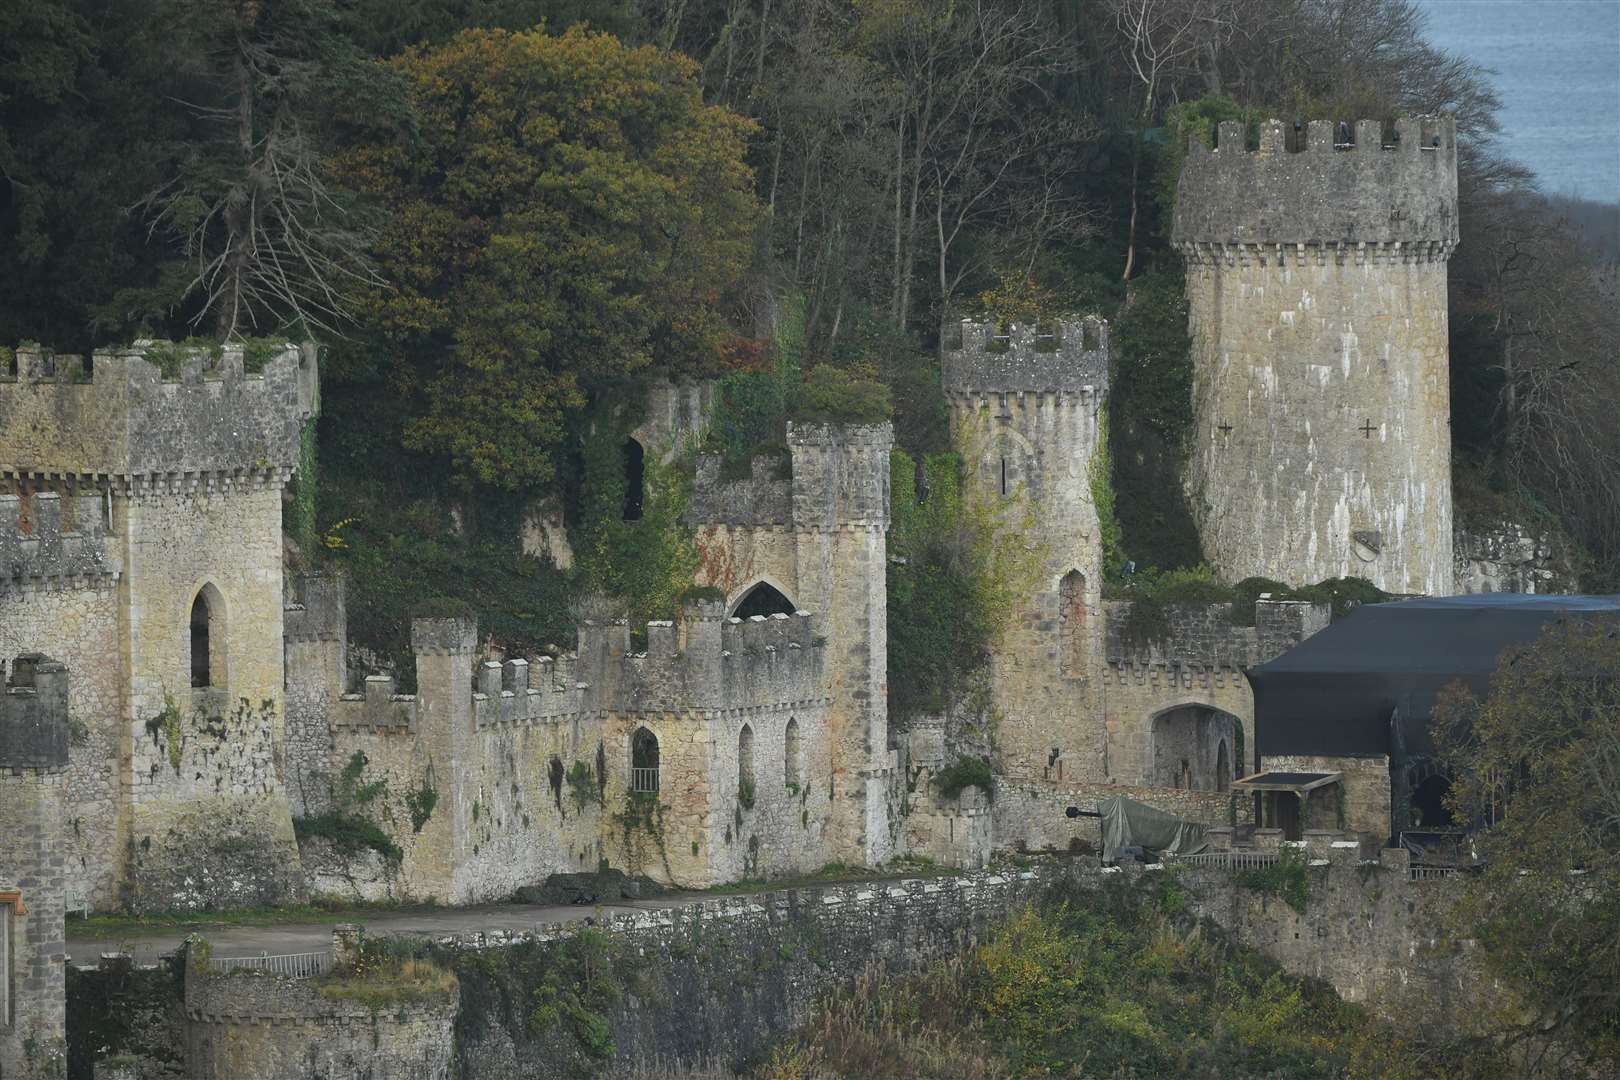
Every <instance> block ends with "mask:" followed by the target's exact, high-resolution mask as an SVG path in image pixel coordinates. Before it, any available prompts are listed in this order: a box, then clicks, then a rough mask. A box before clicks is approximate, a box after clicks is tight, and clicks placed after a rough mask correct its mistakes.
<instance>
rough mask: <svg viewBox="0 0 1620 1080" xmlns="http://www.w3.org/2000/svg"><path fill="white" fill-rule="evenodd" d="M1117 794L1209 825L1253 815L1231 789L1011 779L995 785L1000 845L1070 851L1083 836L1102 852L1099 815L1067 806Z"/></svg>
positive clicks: (1091, 804) (1083, 845) (1085, 806)
mask: <svg viewBox="0 0 1620 1080" xmlns="http://www.w3.org/2000/svg"><path fill="white" fill-rule="evenodd" d="M1115 795H1123V796H1124V797H1125V798H1127V799H1135V800H1136V801H1137V802H1140V803H1146V804H1147V805H1149V806H1152V807H1155V808H1157V809H1159V810H1163V811H1165V812H1166V813H1169V814H1175V815H1176V816H1177V817H1181V818H1186V819H1187V820H1188V821H1196V822H1200V823H1202V824H1204V825H1229V824H1233V823H1236V824H1239V825H1246V824H1248V823H1249V821H1250V819H1251V817H1252V805H1251V804H1252V800H1251V799H1249V798H1247V797H1234V795H1233V793H1232V792H1230V791H1195V790H1192V789H1190V788H1179V789H1178V788H1162V787H1133V786H1128V785H1124V784H1090V783H1067V782H1058V781H1044V780H1008V781H1005V782H1003V783H1000V784H998V785H997V786H996V797H995V802H994V803H993V809H994V814H995V835H996V844H997V846H998V847H1001V848H1013V849H1019V850H1024V851H1070V850H1073V849H1074V848H1075V847H1076V846H1077V845H1076V844H1075V842H1076V841H1079V845H1078V846H1079V847H1080V849H1081V850H1086V851H1092V852H1096V851H1100V850H1101V844H1102V834H1101V823H1100V821H1099V819H1097V818H1094V817H1080V818H1070V817H1068V816H1067V815H1066V814H1065V813H1064V811H1066V810H1067V809H1068V808H1069V807H1071V806H1078V807H1079V808H1080V809H1082V810H1095V809H1096V808H1097V804H1098V803H1099V802H1101V801H1102V800H1103V799H1107V798H1111V797H1113V796H1115Z"/></svg>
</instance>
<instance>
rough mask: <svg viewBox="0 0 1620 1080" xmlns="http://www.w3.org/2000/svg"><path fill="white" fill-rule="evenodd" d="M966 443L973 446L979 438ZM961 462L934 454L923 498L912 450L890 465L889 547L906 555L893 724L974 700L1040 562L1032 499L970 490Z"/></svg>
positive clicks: (897, 576) (893, 666)
mask: <svg viewBox="0 0 1620 1080" xmlns="http://www.w3.org/2000/svg"><path fill="white" fill-rule="evenodd" d="M963 445H964V447H965V448H967V449H969V450H972V449H973V448H974V445H975V444H974V442H973V437H972V436H968V437H966V439H965V441H964V443H963ZM962 460H963V459H962V457H960V456H958V455H957V454H954V453H952V454H931V455H929V456H928V458H927V459H926V460H925V461H924V463H923V468H924V472H925V476H926V479H927V485H928V497H927V499H925V500H922V501H918V497H917V477H916V464H915V463H914V462H913V460H912V458H911V456H910V455H909V454H906V453H905V452H904V451H895V453H894V455H893V457H892V458H891V459H890V463H889V477H890V490H891V492H892V505H893V511H892V515H893V517H892V523H891V525H890V530H889V552H890V555H891V557H893V558H895V559H902V560H904V561H903V562H897V561H891V565H890V566H889V573H888V607H889V708H890V712H891V715H892V716H893V717H894V718H895V719H896V720H897V721H902V722H903V721H905V720H907V719H909V718H911V717H913V716H923V715H929V714H938V713H942V712H946V711H948V710H950V709H952V708H954V707H956V706H957V705H958V704H959V703H961V702H962V701H964V700H965V699H966V698H967V697H968V695H969V692H970V689H971V687H972V686H973V685H974V683H975V682H976V681H977V680H978V678H979V676H980V674H981V673H982V672H983V670H984V667H985V664H986V663H987V662H988V660H989V656H990V647H991V645H992V644H993V643H994V641H995V640H996V639H997V638H998V637H999V635H1000V634H1001V632H1002V630H1003V629H1004V628H1005V626H1006V624H1007V621H1008V620H1009V619H1010V618H1011V617H1012V613H1013V611H1014V608H1015V605H1016V603H1017V601H1018V598H1019V597H1021V596H1023V595H1026V594H1027V591H1028V589H1029V587H1030V585H1031V584H1032V582H1033V578H1034V575H1035V574H1036V572H1037V571H1038V569H1039V565H1040V559H1041V553H1040V552H1039V551H1038V550H1035V549H1032V548H1031V547H1029V546H1028V544H1027V539H1026V537H1027V534H1026V533H1025V532H1024V531H1023V530H1022V529H1021V527H1020V526H1021V524H1023V523H1024V522H1025V521H1026V518H1027V516H1028V514H1029V507H1028V505H1027V500H1026V499H1025V498H1024V497H1023V496H1022V494H1020V495H1019V496H1018V497H1016V498H1010V499H1005V500H993V499H989V498H983V497H979V496H977V495H964V493H963V489H962V480H961V471H962V465H961V462H962ZM973 460H977V456H976V455H975V456H974V458H973Z"/></svg>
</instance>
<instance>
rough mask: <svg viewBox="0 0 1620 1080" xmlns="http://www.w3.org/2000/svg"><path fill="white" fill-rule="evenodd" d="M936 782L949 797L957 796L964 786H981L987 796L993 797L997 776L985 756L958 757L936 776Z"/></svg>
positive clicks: (945, 795) (944, 794)
mask: <svg viewBox="0 0 1620 1080" xmlns="http://www.w3.org/2000/svg"><path fill="white" fill-rule="evenodd" d="M934 784H935V785H936V786H937V787H938V788H939V793H940V794H941V795H943V796H944V797H945V798H947V799H954V798H956V797H957V796H958V795H960V794H962V791H963V789H964V788H970V787H976V788H979V789H980V790H981V791H983V792H984V794H985V797H986V798H991V799H993V798H995V795H996V777H995V774H994V773H993V772H991V771H990V763H989V762H988V761H986V760H985V759H984V758H976V757H959V758H957V759H956V760H955V761H953V762H951V763H950V764H949V765H947V766H946V767H945V768H943V769H941V770H940V771H939V773H938V774H937V775H936V776H935V777H934Z"/></svg>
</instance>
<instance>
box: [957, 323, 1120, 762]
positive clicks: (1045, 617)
mask: <svg viewBox="0 0 1620 1080" xmlns="http://www.w3.org/2000/svg"><path fill="white" fill-rule="evenodd" d="M1107 390H1108V327H1107V325H1106V324H1105V323H1104V322H1103V321H1102V320H1100V319H1096V318H1087V319H1084V320H1079V319H1076V320H1064V321H1062V322H1060V323H1058V324H1057V325H1056V326H1055V327H1049V328H1037V327H1030V326H1009V327H1008V328H1007V329H1006V331H1005V332H1002V331H1000V330H999V329H998V328H997V327H996V326H994V325H992V324H986V323H975V322H970V321H964V322H963V323H962V344H961V346H960V348H957V349H954V350H949V351H947V352H946V354H945V393H946V396H947V398H948V400H949V403H950V417H951V431H952V433H953V436H954V439H955V442H956V444H957V447H958V449H959V451H960V452H961V453H962V455H963V459H964V460H963V468H964V470H965V471H966V476H965V477H964V484H966V485H968V486H970V487H972V488H974V489H976V491H977V493H978V494H979V495H980V496H981V497H984V498H988V499H993V500H1001V501H1005V502H1006V503H1007V504H1008V506H1007V516H1006V521H1005V524H1006V525H1007V526H1008V527H1010V528H1016V529H1019V530H1020V531H1022V532H1023V533H1024V534H1025V535H1026V536H1028V537H1029V539H1030V541H1031V543H1032V544H1033V545H1038V547H1039V550H1040V552H1041V556H1042V564H1041V567H1040V570H1039V574H1038V580H1037V581H1036V582H1035V583H1034V588H1033V591H1032V592H1031V593H1030V595H1029V596H1028V598H1027V601H1026V603H1025V604H1024V605H1023V607H1022V609H1021V610H1020V611H1019V613H1018V616H1017V618H1016V621H1015V623H1014V625H1012V626H1010V627H1009V628H1008V629H1007V630H1006V632H1005V634H1004V635H1003V638H1002V640H1001V642H1000V644H999V646H998V648H997V650H996V653H995V655H994V658H993V665H994V666H993V670H994V675H993V689H994V693H995V703H996V707H997V708H998V709H999V711H1000V713H1001V717H1002V719H1001V725H1000V728H999V745H1000V749H1001V752H1002V757H1003V762H1002V763H1003V766H1004V768H1005V770H1006V772H1007V774H1008V775H1009V776H1015V777H1034V778H1050V779H1054V780H1055V779H1065V780H1093V781H1101V780H1102V779H1104V773H1105V770H1104V763H1103V749H1102V748H1103V746H1104V741H1105V740H1104V735H1103V717H1102V708H1101V704H1100V697H1099V694H1100V689H1101V688H1100V684H1099V683H1098V682H1096V681H1095V680H1093V679H1091V678H1090V672H1091V670H1092V665H1093V661H1094V659H1095V658H1096V657H1098V656H1099V655H1100V648H1101V645H1100V643H1101V640H1102V639H1101V632H1102V619H1101V618H1100V617H1099V615H1098V613H1099V611H1100V603H1101V599H1102V591H1101V590H1102V537H1101V533H1100V531H1099V529H1098V523H1097V507H1096V505H1095V503H1094V502H1093V501H1092V493H1091V492H1092V489H1091V479H1092V463H1093V460H1094V458H1095V455H1096V452H1097V445H1098V440H1099V439H1100V438H1101V437H1102V430H1103V424H1102V419H1103V413H1102V406H1103V401H1104V398H1105V397H1106V395H1107Z"/></svg>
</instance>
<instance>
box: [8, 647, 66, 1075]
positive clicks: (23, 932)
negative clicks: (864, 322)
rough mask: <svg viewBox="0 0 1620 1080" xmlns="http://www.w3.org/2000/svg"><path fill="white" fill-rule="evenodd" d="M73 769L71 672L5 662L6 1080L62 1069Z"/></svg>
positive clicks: (37, 662) (40, 662)
mask: <svg viewBox="0 0 1620 1080" xmlns="http://www.w3.org/2000/svg"><path fill="white" fill-rule="evenodd" d="M67 764H68V673H67V669H66V668H65V667H63V666H62V665H61V664H59V663H57V662H56V661H54V660H50V659H47V658H46V657H43V656H38V655H28V656H19V657H18V658H17V660H16V662H15V663H14V664H13V665H12V670H11V674H10V678H9V679H7V677H6V672H5V665H4V664H3V663H0V1076H36V1075H38V1076H55V1075H60V1073H59V1072H57V1071H55V1070H58V1069H60V1068H62V1067H63V1060H64V1051H65V1041H64V1040H65V1037H66V1026H65V1024H66V1008H67V1006H66V984H65V981H64V980H65V969H64V964H65V962H66V952H67V946H66V945H65V944H64V929H63V918H64V911H63V907H64V891H63V890H64V887H65V884H66V875H67V869H66V866H67V857H66V854H65V852H64V850H63V844H62V831H63V823H64V821H65V819H66V817H67V814H66V813H65V810H66V806H65V803H64V797H63V790H64V784H65V781H66V776H67Z"/></svg>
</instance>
